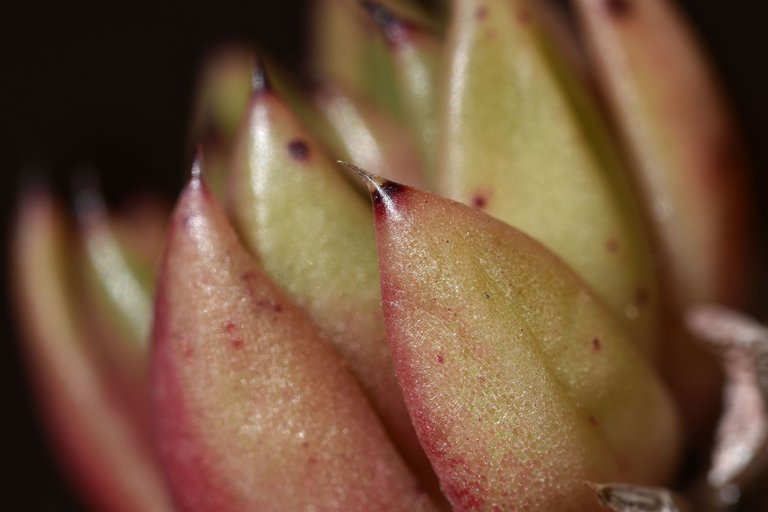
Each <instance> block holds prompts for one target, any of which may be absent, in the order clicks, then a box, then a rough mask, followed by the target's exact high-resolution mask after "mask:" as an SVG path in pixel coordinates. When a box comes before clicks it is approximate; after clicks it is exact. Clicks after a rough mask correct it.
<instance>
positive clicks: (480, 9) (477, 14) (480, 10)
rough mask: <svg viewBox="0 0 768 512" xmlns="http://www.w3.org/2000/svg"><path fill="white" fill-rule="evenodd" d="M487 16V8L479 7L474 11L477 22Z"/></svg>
mask: <svg viewBox="0 0 768 512" xmlns="http://www.w3.org/2000/svg"><path fill="white" fill-rule="evenodd" d="M487 16H488V7H486V6H484V5H481V6H480V7H478V8H477V10H475V18H477V19H478V20H484V19H485V18H486V17H487Z"/></svg>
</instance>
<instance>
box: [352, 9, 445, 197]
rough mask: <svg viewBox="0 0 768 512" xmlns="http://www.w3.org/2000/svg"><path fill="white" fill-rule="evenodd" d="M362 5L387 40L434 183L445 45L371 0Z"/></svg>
mask: <svg viewBox="0 0 768 512" xmlns="http://www.w3.org/2000/svg"><path fill="white" fill-rule="evenodd" d="M360 3H361V5H362V6H363V7H364V8H365V9H366V10H367V11H368V13H369V14H370V16H371V19H372V20H373V21H374V23H375V24H376V25H377V26H378V27H379V28H380V30H381V32H382V34H383V36H384V38H385V39H386V42H387V49H388V53H387V55H388V56H389V58H390V59H391V60H392V67H393V71H394V73H395V78H396V86H397V90H398V93H399V96H400V98H401V101H402V104H403V109H404V114H405V117H406V119H407V120H408V122H409V124H410V126H411V128H412V132H413V134H414V136H415V138H416V140H417V141H418V142H419V148H420V150H421V155H422V160H423V161H424V164H425V168H426V169H427V170H428V172H429V176H430V182H431V183H434V181H435V179H434V166H435V162H434V160H435V155H436V153H437V148H436V137H437V110H438V105H439V92H440V91H439V83H438V82H439V77H440V65H441V62H442V54H443V45H442V44H441V42H440V41H439V39H438V38H437V36H436V35H435V34H434V33H432V32H431V31H430V30H429V29H428V28H427V27H424V26H421V25H419V24H418V23H416V22H413V21H410V20H406V19H403V18H401V17H399V16H397V15H396V14H395V13H393V12H392V11H390V10H389V9H387V7H386V6H384V5H383V4H381V3H379V2H373V1H369V0H362V1H361V2H360ZM368 168H372V167H368Z"/></svg>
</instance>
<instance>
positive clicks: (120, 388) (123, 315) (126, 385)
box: [75, 180, 165, 432]
mask: <svg viewBox="0 0 768 512" xmlns="http://www.w3.org/2000/svg"><path fill="white" fill-rule="evenodd" d="M94 185H95V184H94V183H87V182H86V181H85V180H81V181H80V182H79V188H78V189H77V190H76V196H75V205H76V209H77V214H78V220H79V227H80V242H81V244H80V252H79V254H78V256H79V257H78V258H77V265H76V267H77V270H79V275H78V277H79V281H78V285H79V292H78V303H79V304H80V305H81V309H82V313H81V317H82V322H83V324H84V325H83V328H84V330H85V332H86V333H87V335H88V337H89V338H91V339H93V340H95V342H94V343H93V352H94V356H95V357H96V358H97V361H98V365H99V367H100V368H101V369H102V372H103V373H104V375H105V379H107V380H108V382H109V385H110V386H111V387H112V388H113V392H114V393H115V397H114V398H115V399H116V400H120V401H122V402H123V403H125V404H126V405H127V406H128V407H129V409H130V411H131V415H132V416H133V417H134V418H135V420H136V421H137V423H138V424H139V425H140V428H141V429H142V430H145V431H147V432H148V431H149V426H150V425H149V424H150V422H149V414H148V413H149V411H148V401H147V398H148V396H149V388H148V384H149V375H148V368H149V365H148V363H149V361H148V358H149V356H148V352H147V345H148V342H149V329H150V324H151V310H152V293H153V288H154V282H153V281H154V278H155V274H154V273H155V269H156V265H157V264H158V263H159V261H158V260H159V256H160V251H161V249H162V237H164V234H165V233H164V230H165V211H164V210H163V209H162V207H161V206H160V205H159V203H154V202H152V201H150V200H145V201H142V202H140V203H139V204H137V205H136V207H138V208H139V209H140V211H133V212H128V211H126V212H124V213H123V214H122V215H116V216H113V217H110V216H109V213H108V212H107V211H106V206H105V205H104V202H103V199H102V197H101V196H100V195H99V193H98V191H97V189H96V188H95V186H94Z"/></svg>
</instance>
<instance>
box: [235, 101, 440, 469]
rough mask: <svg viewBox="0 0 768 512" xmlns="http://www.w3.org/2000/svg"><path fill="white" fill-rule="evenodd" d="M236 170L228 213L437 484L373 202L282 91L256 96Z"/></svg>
mask: <svg viewBox="0 0 768 512" xmlns="http://www.w3.org/2000/svg"><path fill="white" fill-rule="evenodd" d="M234 162H235V164H234V165H233V167H232V170H231V171H232V172H231V175H230V178H231V180H230V187H229V193H230V194H229V197H230V202H229V211H230V212H231V213H232V216H233V218H234V220H235V221H234V224H235V226H236V228H237V229H238V232H239V233H240V234H241V236H242V238H243V241H244V244H245V245H246V247H248V249H249V250H250V251H251V252H252V253H253V254H255V255H256V257H257V259H258V260H259V261H260V262H261V264H262V265H263V268H264V270H265V271H266V273H267V274H268V275H269V276H270V277H271V278H272V279H274V280H275V282H276V283H277V284H278V285H279V286H280V287H281V288H282V289H284V290H285V291H286V292H287V293H288V295H289V296H290V297H291V298H292V299H293V300H294V301H295V302H297V303H298V304H299V305H300V306H301V307H303V308H304V309H306V310H307V311H308V312H309V314H310V315H311V316H312V319H313V320H314V321H315V323H316V324H317V325H318V326H319V327H320V329H321V331H322V332H323V334H324V335H325V337H326V339H328V340H329V341H330V342H331V343H333V345H334V346H335V347H336V348H337V349H338V351H339V353H340V354H341V355H342V356H343V357H344V358H345V359H346V360H347V361H348V363H349V366H350V368H351V369H352V371H353V372H354V373H355V375H356V376H357V378H358V379H359V381H360V383H361V384H362V386H363V388H364V389H365V391H366V393H367V394H368V396H369V398H370V400H371V402H372V404H373V406H374V408H375V409H376V411H377V412H378V413H379V414H380V415H381V417H382V419H383V422H384V425H385V426H386V428H387V430H388V432H389V433H390V435H391V436H392V438H393V439H394V441H395V443H396V444H397V445H398V447H399V448H400V449H401V450H402V452H403V454H404V456H405V458H406V460H407V461H408V462H409V463H410V464H412V465H413V466H414V467H415V468H416V470H417V473H418V474H419V475H420V476H421V475H422V474H427V475H428V474H431V473H432V472H431V469H430V468H429V464H428V462H427V460H426V457H425V456H424V453H423V450H422V449H421V447H420V446H419V444H418V441H417V439H416V435H415V433H414V431H413V426H412V425H411V423H410V420H409V418H408V414H407V412H406V409H405V405H404V403H403V398H402V393H401V392H400V389H399V388H398V386H397V381H396V379H395V375H394V371H393V370H392V363H391V356H390V353H389V349H388V345H387V337H386V328H385V326H384V319H383V317H382V313H381V305H380V300H381V299H380V291H379V278H378V268H377V262H376V241H375V237H374V232H373V229H372V228H371V220H370V219H371V213H370V207H369V205H368V204H367V200H366V199H365V197H364V196H363V195H362V194H361V193H360V191H359V190H358V189H357V188H356V187H355V186H354V185H353V184H352V183H350V181H349V180H347V179H346V176H344V175H343V173H341V172H340V170H339V169H338V167H337V166H336V165H335V164H332V163H331V162H329V161H328V159H327V158H326V156H325V155H324V154H323V151H322V149H321V148H320V147H319V146H318V145H317V143H316V142H315V141H314V140H313V139H312V137H311V136H310V135H309V134H308V133H307V132H306V131H305V130H304V129H303V128H302V127H301V126H299V124H298V123H297V122H296V120H295V118H294V117H293V116H292V114H291V112H290V111H289V110H288V109H287V107H286V105H285V104H284V102H283V101H282V99H281V98H280V97H279V96H278V95H277V94H276V93H275V92H274V91H263V92H262V93H260V94H256V95H254V97H253V99H252V101H251V104H250V107H249V113H248V119H247V122H246V123H245V124H244V131H243V133H242V139H241V140H240V142H239V147H238V150H237V155H236V156H235V159H234ZM433 478H434V476H433Z"/></svg>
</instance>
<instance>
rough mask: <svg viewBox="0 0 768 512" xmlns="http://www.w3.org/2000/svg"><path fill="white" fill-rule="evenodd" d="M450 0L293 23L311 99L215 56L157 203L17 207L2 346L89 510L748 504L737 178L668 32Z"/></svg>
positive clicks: (639, 20)
mask: <svg viewBox="0 0 768 512" xmlns="http://www.w3.org/2000/svg"><path fill="white" fill-rule="evenodd" d="M445 4H446V5H443V4H442V3H439V2H434V3H433V5H431V8H426V7H425V6H424V5H422V4H417V3H409V2H407V1H405V0H381V1H380V2H374V1H368V0H363V1H358V0H317V2H316V9H315V12H314V33H313V37H314V44H313V48H314V49H315V55H314V56H313V57H314V58H313V61H312V62H313V63H314V64H313V66H312V67H311V68H310V70H309V71H310V72H309V73H308V75H309V76H311V77H312V79H311V80H306V79H297V78H295V77H294V76H293V75H291V74H289V73H287V72H285V71H284V70H283V69H282V68H280V67H279V65H277V64H276V63H274V62H273V61H272V60H271V59H270V58H269V57H268V56H266V55H264V54H263V53H260V52H256V51H253V50H251V49H246V48H242V47H233V46H227V47H224V48H220V49H219V50H218V51H216V52H215V53H213V54H212V56H211V58H210V61H209V62H208V63H207V65H206V66H205V68H204V73H203V75H202V78H201V82H200V84H201V85H200V91H199V100H198V103H197V104H196V105H195V117H194V123H193V127H192V130H191V132H192V138H193V140H194V143H195V144H196V145H197V146H198V148H199V149H198V151H197V153H196V156H195V160H194V163H193V164H192V171H191V177H190V179H189V182H188V184H187V185H186V187H185V188H184V190H183V192H182V193H181V195H180V197H179V199H178V202H177V204H176V207H175V208H174V210H173V212H172V213H170V214H169V213H168V211H167V209H165V208H164V206H163V205H162V203H160V202H155V201H151V200H149V201H148V200H145V201H142V202H139V203H137V204H136V205H135V206H133V207H132V208H130V209H128V210H126V211H123V212H120V213H117V214H113V213H110V212H109V211H108V209H107V207H106V205H105V204H104V202H103V200H102V199H101V198H100V195H99V192H98V186H96V185H95V183H94V182H93V181H89V180H81V181H78V182H77V184H76V187H75V189H76V193H75V197H74V203H75V211H76V215H75V216H74V217H75V219H76V222H74V223H71V222H70V221H69V220H68V215H67V214H66V212H65V211H64V210H63V209H62V208H61V207H60V206H59V205H58V204H57V202H56V200H55V199H54V198H53V196H52V194H50V193H49V192H48V191H46V190H45V188H44V187H40V186H38V187H36V188H34V189H32V190H30V191H29V192H28V193H27V194H26V196H25V197H24V198H23V199H22V201H21V206H20V211H19V214H18V219H17V231H16V237H15V244H14V274H15V276H14V277H15V280H16V298H17V303H18V308H19V312H20V317H21V326H22V328H23V329H24V331H25V333H26V338H27V344H26V345H25V349H26V352H27V354H28V359H29V361H30V368H31V372H32V376H33V378H34V379H35V382H36V384H37V388H38V391H39V397H40V404H41V410H42V412H43V414H44V418H45V422H46V424H47V425H48V427H49V428H50V431H51V434H52V436H53V437H54V438H55V441H56V443H57V446H59V448H60V450H61V451H62V453H63V455H64V460H65V462H66V464H67V465H68V468H69V469H70V472H71V474H72V475H73V479H75V480H76V483H77V484H78V485H79V486H80V487H81V488H82V489H83V491H84V493H85V494H86V495H87V496H88V498H89V499H90V503H91V504H92V505H93V506H94V507H95V508H97V509H101V510H117V511H148V510H151V511H163V510H172V509H178V510H189V511H204V510H205V511H207V510H211V511H230V510H231V511H236V510H323V511H334V510H338V511H347V510H382V511H383V510H387V511H389V510H425V511H426V510H429V511H431V510H447V509H453V510H457V511H471V510H478V511H479V510H487V511H496V510H499V511H500V510H530V511H534V510H535V511H539V510H540V511H552V510H558V511H560V510H562V511H570V510H573V511H586V510H617V511H641V510H642V511H677V510H711V511H724V510H747V508H746V507H747V506H749V503H751V502H752V501H754V502H755V503H761V502H760V500H761V499H764V498H765V497H764V496H762V493H761V492H760V485H759V483H760V482H761V479H762V481H764V478H765V463H766V460H768V459H767V458H766V453H768V413H767V412H766V405H767V404H768V401H767V400H768V384H767V382H768V363H767V361H768V334H767V333H768V330H766V328H764V327H763V326H761V325H760V324H758V323H757V322H755V321H753V320H751V319H750V318H748V317H746V316H745V315H744V314H743V313H739V311H744V310H745V308H746V307H748V305H749V304H748V298H749V297H750V293H751V290H750V284H751V283H750V281H751V279H752V277H751V276H752V271H751V264H752V261H751V257H752V252H753V247H752V243H753V240H752V236H753V234H752V226H751V225H750V222H751V219H752V218H753V211H752V201H751V196H750V190H749V180H750V176H749V171H748V168H747V165H746V162H745V159H744V156H743V154H742V150H741V148H740V145H739V138H738V131H737V129H736V128H735V126H734V125H733V122H732V120H731V118H730V116H729V114H728V112H727V108H726V106H725V102H724V101H723V99H722V98H721V95H720V92H719V88H718V85H717V82H716V79H715V78H714V77H713V75H712V73H711V72H710V70H709V68H708V66H707V64H706V62H705V61H704V59H703V57H702V55H701V53H700V51H699V49H698V47H697V45H696V43H695V41H694V37H693V35H692V34H691V32H690V30H689V29H688V28H687V27H686V25H685V22H684V20H683V19H682V18H681V16H680V13H678V12H677V11H676V9H675V8H674V5H672V4H670V2H669V0H643V1H640V0H573V2H572V4H573V7H574V9H575V12H576V14H577V16H576V18H577V21H578V24H577V25H578V28H576V27H574V26H573V24H572V23H571V20H569V19H568V18H566V17H565V16H564V15H563V13H562V12H561V11H560V10H559V9H558V8H557V7H556V6H554V5H552V4H550V3H548V2H547V0H455V1H454V2H446V3H445ZM580 41H584V42H585V43H586V44H581V43H580ZM337 160H340V161H337ZM366 196H369V197H366ZM369 199H370V201H369ZM73 224H74V225H73ZM162 247H164V249H163V250H161V248H162ZM721 404H722V408H721ZM713 432H714V433H715V434H714V435H713V434H712V433H713ZM753 495H754V497H752V496H753ZM763 503H764V502H763ZM757 506H759V505H757Z"/></svg>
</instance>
